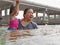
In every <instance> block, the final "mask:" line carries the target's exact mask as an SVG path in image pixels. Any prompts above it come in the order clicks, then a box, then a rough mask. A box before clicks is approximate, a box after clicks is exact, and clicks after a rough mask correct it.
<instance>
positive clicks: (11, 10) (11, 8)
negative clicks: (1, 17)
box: [9, 4, 15, 14]
mask: <svg viewBox="0 0 60 45" xmlns="http://www.w3.org/2000/svg"><path fill="white" fill-rule="evenodd" d="M14 8H15V7H14V6H13V4H12V5H11V7H10V12H9V13H10V14H11V13H12V12H13V10H14Z"/></svg>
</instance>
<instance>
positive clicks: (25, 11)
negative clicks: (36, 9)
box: [23, 8, 32, 17]
mask: <svg viewBox="0 0 60 45" xmlns="http://www.w3.org/2000/svg"><path fill="white" fill-rule="evenodd" d="M29 9H32V8H26V9H25V10H24V13H23V17H25V14H26V13H27V11H28V10H29Z"/></svg>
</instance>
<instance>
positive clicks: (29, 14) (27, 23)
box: [8, 1, 37, 30]
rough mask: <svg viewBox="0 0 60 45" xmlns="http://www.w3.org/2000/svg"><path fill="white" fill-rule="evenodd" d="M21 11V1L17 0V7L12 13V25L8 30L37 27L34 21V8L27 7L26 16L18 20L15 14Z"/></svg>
mask: <svg viewBox="0 0 60 45" xmlns="http://www.w3.org/2000/svg"><path fill="white" fill-rule="evenodd" d="M18 11H19V2H18V3H17V1H16V7H15V9H13V11H12V13H11V15H10V25H9V28H8V30H17V29H19V30H21V29H23V30H25V29H37V25H36V23H34V22H32V19H33V17H34V16H33V9H31V8H26V9H25V10H24V14H23V16H24V18H23V19H21V20H18V19H16V18H15V16H17V15H18Z"/></svg>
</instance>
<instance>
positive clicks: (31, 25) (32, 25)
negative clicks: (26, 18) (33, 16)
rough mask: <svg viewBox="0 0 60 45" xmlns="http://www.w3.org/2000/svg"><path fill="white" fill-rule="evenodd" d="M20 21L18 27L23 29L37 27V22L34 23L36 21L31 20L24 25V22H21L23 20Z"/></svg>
mask: <svg viewBox="0 0 60 45" xmlns="http://www.w3.org/2000/svg"><path fill="white" fill-rule="evenodd" d="M18 21H19V25H18V29H19V30H20V29H23V30H25V29H37V25H36V23H34V22H30V23H29V24H28V25H26V26H23V25H22V24H21V20H18Z"/></svg>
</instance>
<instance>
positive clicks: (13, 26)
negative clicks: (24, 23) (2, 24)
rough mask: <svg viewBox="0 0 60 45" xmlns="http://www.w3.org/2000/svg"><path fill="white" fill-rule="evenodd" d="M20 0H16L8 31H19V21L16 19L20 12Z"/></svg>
mask: <svg viewBox="0 0 60 45" xmlns="http://www.w3.org/2000/svg"><path fill="white" fill-rule="evenodd" d="M19 2H20V1H19V0H16V6H15V8H14V10H13V11H12V13H11V14H10V24H9V28H8V30H17V29H18V19H17V18H16V17H15V16H17V15H18V12H19Z"/></svg>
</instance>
